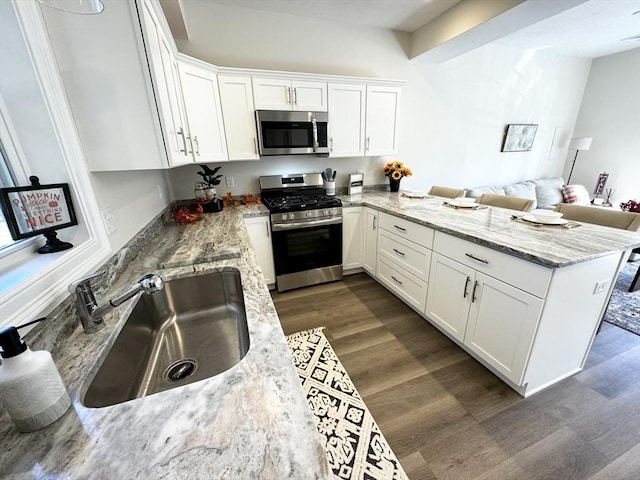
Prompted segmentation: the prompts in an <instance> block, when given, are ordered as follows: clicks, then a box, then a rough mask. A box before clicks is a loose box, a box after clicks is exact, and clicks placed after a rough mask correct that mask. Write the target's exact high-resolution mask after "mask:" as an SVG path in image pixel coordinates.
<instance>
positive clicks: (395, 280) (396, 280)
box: [391, 275, 402, 285]
mask: <svg viewBox="0 0 640 480" xmlns="http://www.w3.org/2000/svg"><path fill="white" fill-rule="evenodd" d="M391 278H392V279H393V281H394V282H396V283H397V284H398V285H402V282H401V281H400V280H398V279H397V278H396V277H394V276H393V275H391Z"/></svg>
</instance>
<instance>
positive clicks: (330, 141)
mask: <svg viewBox="0 0 640 480" xmlns="http://www.w3.org/2000/svg"><path fill="white" fill-rule="evenodd" d="M329 145H331V146H330V147H329V151H330V152H333V137H329Z"/></svg>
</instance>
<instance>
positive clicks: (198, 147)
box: [192, 135, 200, 156]
mask: <svg viewBox="0 0 640 480" xmlns="http://www.w3.org/2000/svg"><path fill="white" fill-rule="evenodd" d="M193 143H195V144H196V155H198V156H200V143H199V142H198V136H197V135H194V136H193ZM192 148H193V147H192Z"/></svg>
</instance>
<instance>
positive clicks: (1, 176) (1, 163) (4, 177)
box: [0, 139, 16, 250]
mask: <svg viewBox="0 0 640 480" xmlns="http://www.w3.org/2000/svg"><path fill="white" fill-rule="evenodd" d="M15 184H16V181H15V177H14V176H13V173H12V172H11V167H10V166H9V164H8V162H7V154H6V153H5V150H4V145H3V142H2V139H0V188H5V187H13V186H15ZM13 242H14V240H13V239H12V238H11V235H10V234H9V228H7V222H6V220H5V218H4V214H3V213H2V210H0V250H2V249H3V248H4V247H7V246H9V245H12V244H13Z"/></svg>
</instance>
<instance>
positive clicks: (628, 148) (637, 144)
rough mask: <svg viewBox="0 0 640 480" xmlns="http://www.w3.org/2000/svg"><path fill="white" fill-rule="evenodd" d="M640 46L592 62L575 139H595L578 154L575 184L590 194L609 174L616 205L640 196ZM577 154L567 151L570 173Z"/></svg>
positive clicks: (573, 178)
mask: <svg viewBox="0 0 640 480" xmlns="http://www.w3.org/2000/svg"><path fill="white" fill-rule="evenodd" d="M639 81H640V48H636V49H633V50H628V51H626V52H622V53H618V54H615V55H608V56H606V57H601V58H598V59H595V60H594V61H593V65H592V66H591V73H590V74H589V79H588V81H587V87H586V89H585V93H584V99H583V101H582V106H581V108H580V113H579V115H578V120H577V122H576V128H575V131H574V135H573V136H575V137H592V138H593V142H592V144H591V148H590V149H589V150H588V151H581V152H580V153H579V154H578V160H577V162H576V166H575V169H574V171H573V176H572V178H571V180H572V182H571V183H579V184H583V185H585V186H586V187H587V189H588V190H589V191H590V192H592V191H593V189H594V187H595V184H596V180H597V178H598V174H599V173H601V172H605V171H606V172H608V173H609V179H608V181H607V188H613V189H614V190H615V192H614V194H613V197H612V199H613V203H614V204H615V205H617V204H619V203H620V202H624V201H627V200H630V199H636V200H640V87H638V82H639ZM574 155H575V152H573V151H571V152H569V154H568V156H567V163H566V166H565V171H567V172H568V171H569V169H570V168H571V163H572V161H573V158H574Z"/></svg>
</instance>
